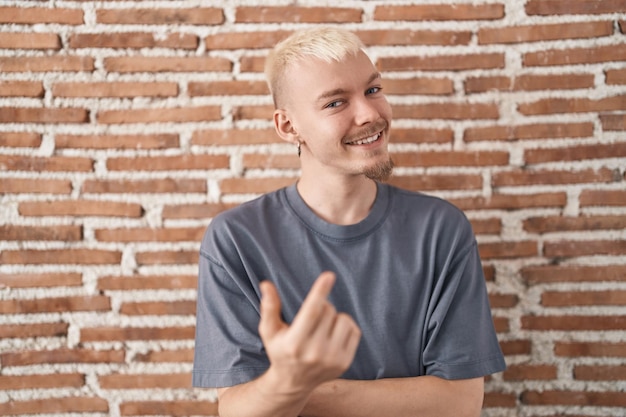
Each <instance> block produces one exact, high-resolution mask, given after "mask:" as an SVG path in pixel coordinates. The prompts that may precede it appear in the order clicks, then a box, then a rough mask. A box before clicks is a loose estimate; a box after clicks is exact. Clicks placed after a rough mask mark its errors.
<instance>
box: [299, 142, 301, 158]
mask: <svg viewBox="0 0 626 417" xmlns="http://www.w3.org/2000/svg"><path fill="white" fill-rule="evenodd" d="M301 146H302V143H300V142H298V158H300V153H301V151H302V150H301V149H300V148H301Z"/></svg>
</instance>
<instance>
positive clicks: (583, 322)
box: [521, 315, 626, 331]
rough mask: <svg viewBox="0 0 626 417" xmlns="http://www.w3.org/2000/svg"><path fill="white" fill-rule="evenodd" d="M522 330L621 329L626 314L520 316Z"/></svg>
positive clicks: (625, 324)
mask: <svg viewBox="0 0 626 417" xmlns="http://www.w3.org/2000/svg"><path fill="white" fill-rule="evenodd" d="M521 320H522V329H524V330H547V331H553V330H565V331H609V330H618V331H621V330H623V329H624V326H626V316H595V315H594V316H522V318H521Z"/></svg>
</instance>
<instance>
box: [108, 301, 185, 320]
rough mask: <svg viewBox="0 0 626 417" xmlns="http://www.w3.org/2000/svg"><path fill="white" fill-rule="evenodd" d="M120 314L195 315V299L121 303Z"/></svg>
mask: <svg viewBox="0 0 626 417" xmlns="http://www.w3.org/2000/svg"><path fill="white" fill-rule="evenodd" d="M120 314H125V315H128V316H143V315H149V316H195V315H196V301H195V300H182V301H143V302H135V303H133V302H127V303H122V306H121V307H120Z"/></svg>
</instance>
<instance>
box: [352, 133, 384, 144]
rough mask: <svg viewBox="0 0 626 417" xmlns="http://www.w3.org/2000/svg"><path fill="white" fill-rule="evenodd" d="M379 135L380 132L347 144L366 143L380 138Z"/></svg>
mask: <svg viewBox="0 0 626 417" xmlns="http://www.w3.org/2000/svg"><path fill="white" fill-rule="evenodd" d="M380 135H381V132H379V133H377V134H375V135H374V136H370V137H368V138H364V139H359V140H355V141H352V142H348V143H347V145H367V144H370V143H374V142H376V141H377V140H378V139H379V138H380Z"/></svg>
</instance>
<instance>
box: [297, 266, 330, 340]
mask: <svg viewBox="0 0 626 417" xmlns="http://www.w3.org/2000/svg"><path fill="white" fill-rule="evenodd" d="M334 285H335V274H334V273H332V272H330V271H326V272H322V273H321V274H320V276H319V277H318V278H317V279H316V280H315V282H314V283H313V286H312V287H311V289H310V290H309V293H308V294H307V296H306V298H305V299H304V302H303V303H302V306H300V310H299V311H298V314H296V317H295V318H294V320H293V323H292V325H293V326H294V327H295V328H298V329H299V331H300V332H301V333H308V332H309V331H310V330H311V329H312V328H314V327H315V325H316V324H317V322H318V321H319V319H320V315H321V314H322V312H323V311H324V307H325V305H326V303H327V302H328V295H329V294H330V291H331V290H332V289H333V286H334Z"/></svg>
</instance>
